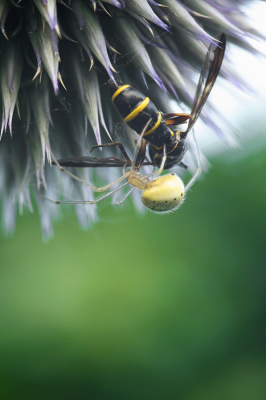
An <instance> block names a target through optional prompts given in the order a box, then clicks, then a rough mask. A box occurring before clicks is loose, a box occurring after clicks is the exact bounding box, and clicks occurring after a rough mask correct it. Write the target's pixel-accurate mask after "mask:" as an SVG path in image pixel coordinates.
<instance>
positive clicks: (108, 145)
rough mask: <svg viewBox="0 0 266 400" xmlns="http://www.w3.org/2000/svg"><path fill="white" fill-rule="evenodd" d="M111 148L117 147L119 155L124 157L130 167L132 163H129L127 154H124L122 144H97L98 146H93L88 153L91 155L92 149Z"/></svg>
mask: <svg viewBox="0 0 266 400" xmlns="http://www.w3.org/2000/svg"><path fill="white" fill-rule="evenodd" d="M111 146H118V147H119V149H120V150H121V153H122V154H123V156H124V157H125V159H126V160H127V162H128V163H129V165H132V162H131V160H130V158H129V156H128V155H127V152H126V150H125V148H124V146H123V145H122V143H120V142H113V143H105V144H98V145H96V146H93V147H92V148H91V149H90V151H89V153H91V152H92V151H93V150H94V149H97V148H99V147H111Z"/></svg>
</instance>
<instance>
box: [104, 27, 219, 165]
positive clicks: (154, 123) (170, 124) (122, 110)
mask: <svg viewBox="0 0 266 400" xmlns="http://www.w3.org/2000/svg"><path fill="white" fill-rule="evenodd" d="M218 40H219V42H218V43H219V44H218V46H216V45H215V44H211V46H210V48H209V50H208V53H207V56H206V58H205V61H204V64H203V67H202V71H201V75H200V79H199V83H198V87H197V91H196V94H195V98H194V102H193V106H192V110H191V114H175V113H171V114H163V113H162V112H160V111H159V110H158V109H157V107H156V106H155V104H154V103H153V102H152V101H151V100H150V99H149V98H148V97H146V96H145V95H144V94H143V93H141V92H140V91H139V90H137V89H134V88H133V87H131V86H130V85H118V84H116V83H115V82H114V81H112V80H109V82H108V83H109V86H110V94H111V96H112V101H113V103H114V105H115V107H116V109H117V111H118V112H119V114H120V115H121V116H122V117H123V119H124V122H126V123H127V124H128V126H129V127H130V128H132V129H133V130H134V131H135V132H137V133H138V134H141V132H142V131H143V128H144V126H145V125H146V124H147V121H148V120H149V119H151V122H150V123H149V125H148V128H147V130H146V132H145V133H144V135H143V138H144V139H145V140H147V141H148V142H149V154H150V158H151V160H152V161H154V163H155V164H156V165H160V162H161V155H162V152H163V146H164V145H165V146H166V154H167V160H166V163H165V169H169V168H171V167H173V166H174V165H176V164H178V163H180V161H181V160H182V158H183V156H184V154H185V152H186V149H187V143H186V137H187V134H188V133H189V131H190V130H191V128H192V127H193V125H194V124H195V122H196V120H197V118H198V116H199V115H200V112H201V110H202V107H203V106H204V104H205V102H206V100H207V98H208V95H209V94H210V92H211V89H212V87H213V85H214V83H215V80H216V78H217V75H218V73H219V71H220V67H221V64H222V61H223V56H224V52H225V43H226V39H225V35H224V34H223V33H222V34H221V35H220V37H219V38H218ZM187 120H189V122H188V127H187V129H186V130H185V131H183V132H182V131H180V129H176V125H179V124H182V123H184V122H185V121H187Z"/></svg>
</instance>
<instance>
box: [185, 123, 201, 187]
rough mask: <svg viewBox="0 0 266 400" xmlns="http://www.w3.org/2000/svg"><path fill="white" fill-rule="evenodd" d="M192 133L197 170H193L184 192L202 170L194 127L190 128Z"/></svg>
mask: <svg viewBox="0 0 266 400" xmlns="http://www.w3.org/2000/svg"><path fill="white" fill-rule="evenodd" d="M192 134H193V138H194V142H195V145H196V157H197V164H198V168H197V171H196V172H195V174H194V176H193V177H192V178H191V179H190V181H189V182H188V184H187V185H186V186H185V192H187V191H188V190H189V189H190V188H191V186H192V185H194V183H195V182H196V180H197V179H198V177H199V176H200V174H201V172H202V169H201V166H200V157H199V149H198V145H197V141H196V136H195V133H194V129H193V130H192Z"/></svg>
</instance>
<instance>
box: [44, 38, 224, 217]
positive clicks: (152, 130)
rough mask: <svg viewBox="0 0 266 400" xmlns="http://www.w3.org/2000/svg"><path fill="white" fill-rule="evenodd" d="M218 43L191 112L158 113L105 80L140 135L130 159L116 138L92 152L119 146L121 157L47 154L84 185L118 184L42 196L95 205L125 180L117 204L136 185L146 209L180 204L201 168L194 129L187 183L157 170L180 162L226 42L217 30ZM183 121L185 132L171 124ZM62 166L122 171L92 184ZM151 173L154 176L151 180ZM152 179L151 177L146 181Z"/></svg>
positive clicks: (208, 58) (141, 96)
mask: <svg viewBox="0 0 266 400" xmlns="http://www.w3.org/2000/svg"><path fill="white" fill-rule="evenodd" d="M219 43H220V44H219V46H216V45H215V44H211V45H210V47H209V49H208V53H207V55H206V58H205V60H204V63H203V66H202V70H201V74H200V78H199V82H198V85H197V89H196V94H195V98H194V101H193V105H192V110H191V114H175V113H171V114H163V113H161V112H160V111H159V110H158V109H157V108H156V106H155V105H154V104H153V103H152V102H151V101H150V99H149V98H148V97H145V95H144V94H142V93H141V92H139V91H138V90H136V89H134V88H132V87H131V86H129V85H121V86H119V85H117V84H115V83H113V82H110V84H109V85H110V92H111V95H112V101H113V103H114V105H115V106H116V108H117V110H118V112H119V113H120V114H121V116H122V117H123V118H124V121H125V122H126V123H127V124H128V125H129V126H130V127H131V128H132V129H134V130H135V131H136V132H137V133H138V134H139V135H140V137H139V140H138V142H137V145H136V149H135V153H134V158H133V161H131V160H130V158H129V156H128V155H127V153H126V150H125V149H124V147H123V145H122V144H121V143H120V142H114V143H106V144H103V145H97V146H94V147H93V148H92V149H91V151H92V150H94V149H95V148H98V147H107V146H118V147H119V148H120V150H121V152H122V154H123V156H124V158H125V159H124V160H123V159H119V158H116V157H108V158H96V157H86V156H85V157H77V158H67V159H61V160H56V159H55V157H54V155H53V153H52V152H51V156H52V159H53V164H56V165H57V166H58V168H59V169H60V170H61V171H63V172H64V173H66V174H67V175H69V176H71V177H72V178H74V179H76V180H77V181H79V182H81V183H83V184H85V185H88V186H89V187H91V189H92V190H93V191H95V192H104V191H107V190H108V189H110V188H111V187H112V186H114V185H116V184H119V185H118V186H116V187H115V188H114V189H112V190H110V191H108V192H107V193H105V194H103V195H102V196H100V197H98V198H97V199H95V200H88V201H85V200H84V201H83V200H81V201H54V200H51V199H48V198H46V197H44V196H42V197H44V198H45V199H47V200H48V201H50V202H52V203H54V204H95V203H98V202H99V201H101V200H103V199H104V198H106V197H108V196H110V195H111V194H113V193H115V192H117V191H118V190H120V189H122V188H123V187H125V186H126V185H128V184H130V185H131V186H132V188H131V189H130V190H129V192H128V193H127V194H126V195H125V196H124V197H123V198H122V200H121V201H119V202H118V203H117V204H121V203H123V202H124V200H125V199H126V198H127V197H128V196H129V195H130V193H132V191H133V190H134V189H138V190H140V191H142V202H143V204H144V205H145V206H146V207H147V208H148V209H150V210H152V211H154V212H158V213H166V212H170V211H173V210H175V209H177V208H178V207H179V206H180V205H181V204H182V203H183V201H184V198H185V194H186V192H187V191H188V190H189V189H190V188H191V186H192V185H193V184H194V183H195V181H196V180H197V179H198V177H199V175H200V173H201V166H200V159H199V152H198V147H197V142H196V138H195V134H194V131H192V132H193V138H194V141H195V145H196V157H197V166H198V168H197V171H196V173H195V174H194V176H193V177H192V178H191V179H190V181H189V183H188V184H187V185H186V186H185V185H184V183H183V181H182V180H181V179H180V178H179V177H178V176H177V175H176V174H167V175H163V176H159V175H161V173H162V171H163V170H164V169H169V168H171V167H173V166H174V165H176V164H180V165H181V163H182V158H183V156H184V154H185V152H186V149H187V144H186V138H187V135H188V133H189V132H190V130H191V129H192V128H193V126H194V124H195V122H196V120H197V119H198V117H199V115H200V112H201V110H202V107H203V106H204V104H205V102H206V100H207V98H208V96H209V94H210V92H211V89H212V87H213V85H214V83H215V80H216V78H217V76H218V74H219V71H220V67H221V64H222V60H223V56H224V51H225V44H226V38H225V35H224V34H221V35H220V37H219ZM187 120H189V122H188V126H187V129H186V130H185V131H181V130H180V129H177V128H176V125H179V124H181V123H183V122H185V121H187ZM147 142H148V143H149V155H150V158H151V161H145V154H146V145H147ZM91 151H90V152H91ZM143 165H156V166H158V167H159V169H158V170H157V171H155V172H152V173H150V174H148V175H142V174H141V173H140V172H139V170H140V167H141V166H143ZM66 166H69V167H123V174H122V176H120V177H119V178H118V179H116V180H115V181H114V182H111V183H110V184H108V185H106V186H103V187H96V186H94V185H92V184H91V183H89V182H86V181H83V180H81V179H80V178H78V177H77V176H75V175H74V174H72V173H71V172H69V171H67V170H66V169H65V168H64V167H66ZM127 167H130V170H129V171H127ZM156 175H157V176H158V177H157V178H155V179H153V178H154V177H155V176H156ZM151 178H152V180H150V179H151ZM123 180H126V182H125V183H121V182H122V181H123Z"/></svg>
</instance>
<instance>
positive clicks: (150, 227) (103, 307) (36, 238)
mask: <svg viewBox="0 0 266 400" xmlns="http://www.w3.org/2000/svg"><path fill="white" fill-rule="evenodd" d="M263 129H264V128H263ZM253 133H254V132H252V134H253ZM254 144H256V146H254ZM253 147H254V148H253ZM250 149H251V151H250ZM265 151H266V143H265V139H264V140H262V139H260V138H259V137H258V136H257V137H256V138H255V139H254V136H253V137H252V140H249V141H247V142H245V144H244V145H243V148H242V151H236V152H230V153H225V154H224V155H222V156H219V157H216V158H215V159H212V160H211V162H212V168H211V169H210V171H209V173H208V174H207V175H205V176H204V177H203V179H201V180H200V181H198V182H197V183H196V184H195V186H194V187H193V190H191V192H190V193H189V194H188V196H187V199H186V202H185V204H184V205H183V206H182V207H181V208H180V210H178V211H177V212H175V213H172V214H169V215H164V216H158V215H153V214H151V213H149V212H147V213H146V214H145V215H144V216H140V215H137V214H136V212H135V211H134V208H133V206H132V203H131V200H128V201H127V202H126V203H125V205H124V207H123V208H122V207H118V208H113V207H112V206H110V201H109V200H108V199H107V200H106V201H105V202H103V203H104V204H100V207H99V215H100V223H99V224H97V225H96V226H94V227H93V228H92V229H91V230H89V231H87V232H84V231H82V230H80V229H79V228H78V226H77V222H76V217H75V216H74V214H73V213H72V212H71V213H70V214H69V215H68V216H67V217H66V219H65V220H64V221H60V222H57V223H56V224H55V237H54V238H53V239H52V240H50V241H49V242H48V243H45V244H44V243H43V242H42V240H41V232H40V224H39V217H38V212H37V211H36V207H35V213H34V214H30V213H26V214H25V215H24V216H23V217H19V218H18V221H17V230H16V233H15V235H14V237H13V238H5V237H4V236H3V234H1V236H0V263H1V278H0V296H1V309H0V319H1V328H0V353H1V354H0V376H1V383H0V397H1V399H5V400H6V399H19V400H20V399H23V400H24V399H27V400H42V399H44V400H46V399H51V400H57V399H66V400H68V399H71V400H72V399H73V400H83V399H93V400H98V399H99V400H107V399H108V400H110V399H115V400H120V399H121V400H124V399H127V400H131V399H132V400H137V399H147V400H149V399H152V400H225V399H226V400H238V399H239V400H265V399H266V353H265V350H266V344H265V341H266V339H265V338H266V314H265V304H266V302H265V297H266V291H265V283H266V273H265V270H266V244H265V225H266V207H265V203H266V186H265V176H266V157H265Z"/></svg>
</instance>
